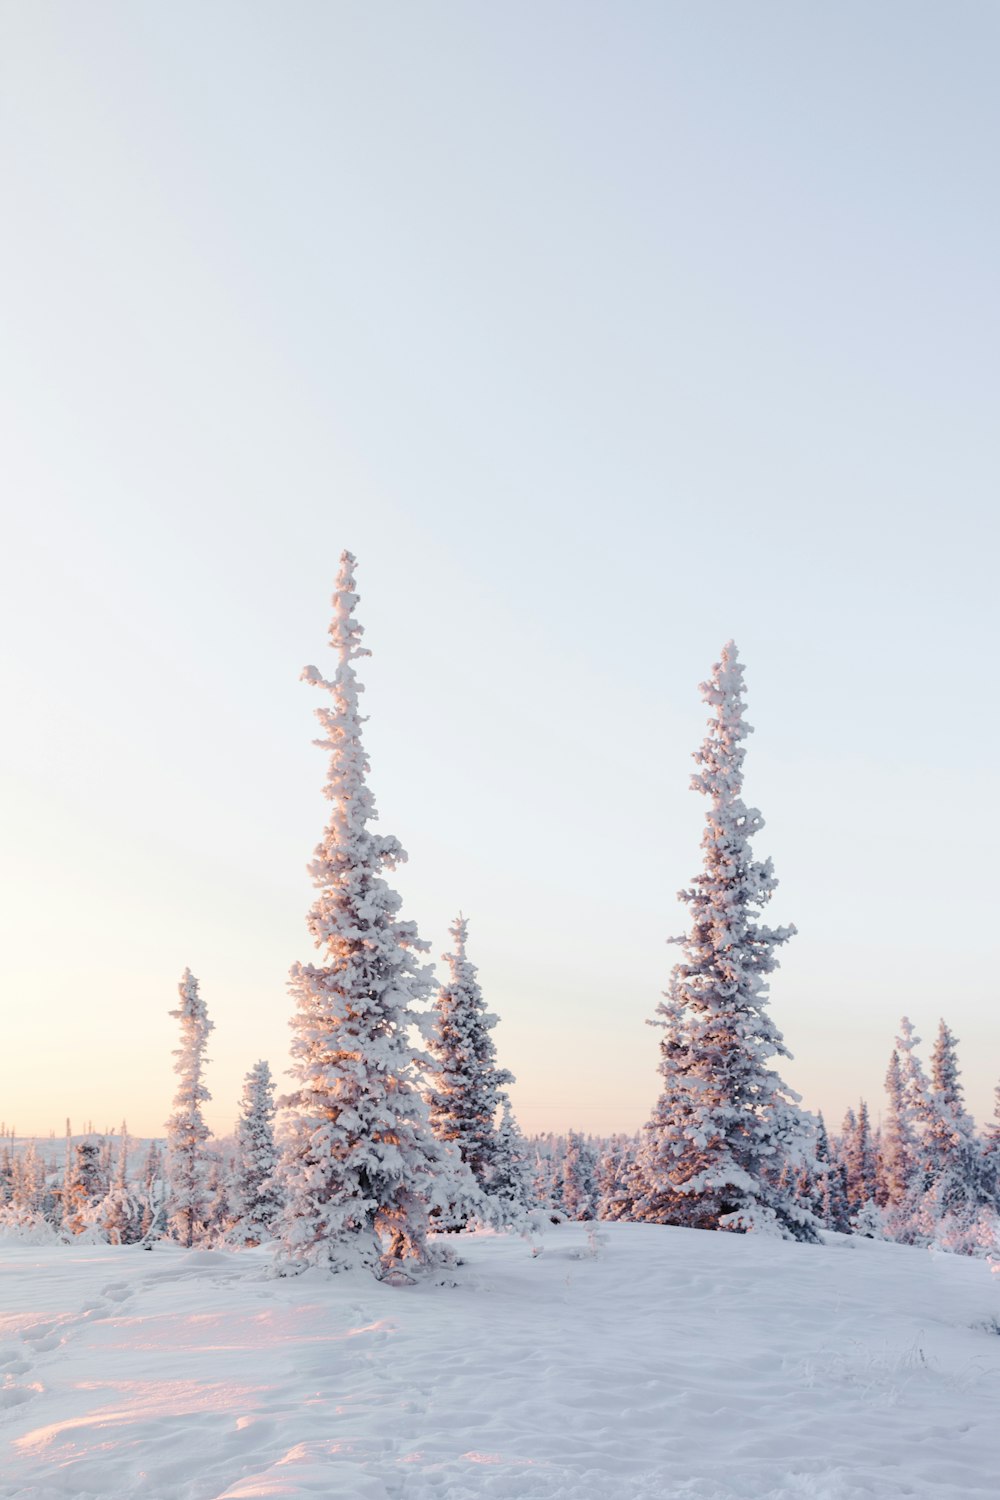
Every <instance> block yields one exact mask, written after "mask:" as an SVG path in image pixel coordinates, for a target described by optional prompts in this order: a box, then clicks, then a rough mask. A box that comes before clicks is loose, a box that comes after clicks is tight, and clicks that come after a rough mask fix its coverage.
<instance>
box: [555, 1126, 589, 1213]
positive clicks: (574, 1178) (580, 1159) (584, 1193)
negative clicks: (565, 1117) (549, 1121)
mask: <svg viewBox="0 0 1000 1500" xmlns="http://www.w3.org/2000/svg"><path fill="white" fill-rule="evenodd" d="M562 1206H563V1208H564V1209H565V1211H566V1213H567V1214H568V1215H569V1217H570V1218H571V1219H594V1218H596V1217H597V1153H596V1152H595V1151H594V1148H593V1147H592V1146H591V1144H590V1142H589V1141H588V1140H587V1139H586V1138H585V1137H584V1136H582V1135H579V1134H578V1133H577V1132H576V1131H575V1130H571V1131H570V1133H569V1135H568V1136H567V1138H566V1153H565V1155H564V1156H563V1162H562Z"/></svg>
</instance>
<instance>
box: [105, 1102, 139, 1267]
mask: <svg viewBox="0 0 1000 1500" xmlns="http://www.w3.org/2000/svg"><path fill="white" fill-rule="evenodd" d="M128 1148H129V1138H128V1130H127V1129H126V1127H125V1121H124V1120H123V1121H122V1133H121V1140H120V1141H119V1145H118V1161H117V1164H116V1167H115V1174H114V1179H113V1181H112V1183H111V1186H110V1187H109V1188H108V1191H107V1193H106V1194H105V1195H104V1198H103V1199H102V1201H101V1204H100V1207H99V1210H98V1220H99V1222H100V1225H101V1228H102V1229H103V1230H104V1233H105V1234H106V1235H107V1237H108V1239H109V1240H110V1241H111V1243H112V1244H113V1245H134V1244H135V1242H136V1241H137V1240H139V1239H141V1238H142V1203H141V1201H140V1200H139V1198H138V1197H137V1196H136V1194H135V1193H133V1191H132V1189H131V1187H130V1185H129V1180H128Z"/></svg>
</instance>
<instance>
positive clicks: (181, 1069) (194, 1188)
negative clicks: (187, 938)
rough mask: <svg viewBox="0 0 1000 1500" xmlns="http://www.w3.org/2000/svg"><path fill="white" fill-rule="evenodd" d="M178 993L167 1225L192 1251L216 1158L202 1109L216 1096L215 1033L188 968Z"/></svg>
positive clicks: (169, 1124)
mask: <svg viewBox="0 0 1000 1500" xmlns="http://www.w3.org/2000/svg"><path fill="white" fill-rule="evenodd" d="M178 993H179V995H180V997H181V1003H180V1005H179V1006H178V1007H177V1009H176V1010H172V1011H171V1012H170V1014H171V1015H172V1016H173V1017H174V1019H175V1020H177V1021H179V1022H180V1026H181V1045H180V1046H179V1047H177V1048H176V1049H175V1050H174V1057H175V1058H176V1059H177V1061H176V1062H175V1063H174V1072H175V1073H176V1074H177V1076H178V1078H179V1079H180V1083H179V1084H178V1087H177V1093H176V1094H175V1096H174V1112H173V1114H172V1115H171V1116H170V1119H169V1120H168V1121H167V1184H168V1196H167V1223H168V1225H169V1229H170V1233H171V1235H172V1236H173V1237H174V1239H177V1240H179V1241H180V1242H181V1244H182V1245H186V1246H187V1247H188V1248H189V1249H190V1247H191V1246H192V1245H193V1244H194V1242H195V1240H196V1238H197V1237H198V1234H199V1233H200V1230H201V1227H202V1225H203V1223H204V1219H205V1210H206V1178H207V1175H208V1168H209V1165H210V1162H211V1155H210V1153H209V1152H208V1151H207V1150H206V1148H205V1142H206V1141H207V1140H208V1137H209V1134H210V1132H209V1129H208V1126H207V1125H206V1124H205V1120H204V1117H203V1116H202V1112H201V1106H202V1105H203V1104H205V1103H207V1101H208V1100H209V1099H211V1097H212V1096H211V1094H210V1093H209V1092H208V1089H207V1088H206V1087H205V1085H204V1083H203V1082H202V1071H203V1069H204V1066H205V1061H206V1059H205V1046H206V1044H207V1042H208V1037H209V1033H210V1032H211V1031H212V1030H213V1029H214V1027H213V1023H212V1022H211V1021H210V1020H209V1018H208V1011H207V1010H206V1008H205V1002H204V1000H203V999H202V998H201V995H200V994H199V993H198V981H197V979H195V977H194V975H193V974H192V973H191V970H190V969H185V970H184V974H183V977H182V979H181V982H180V984H179V985H178Z"/></svg>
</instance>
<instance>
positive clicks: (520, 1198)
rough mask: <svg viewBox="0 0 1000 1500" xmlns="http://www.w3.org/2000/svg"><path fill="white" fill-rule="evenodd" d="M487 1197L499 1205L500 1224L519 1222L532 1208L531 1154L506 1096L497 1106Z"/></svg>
mask: <svg viewBox="0 0 1000 1500" xmlns="http://www.w3.org/2000/svg"><path fill="white" fill-rule="evenodd" d="M490 1196H491V1197H492V1198H494V1199H495V1200H496V1201H497V1202H498V1203H499V1205H500V1215H499V1217H500V1220H501V1222H503V1223H511V1224H517V1223H521V1222H523V1220H524V1218H525V1216H526V1215H528V1214H529V1213H530V1212H531V1210H532V1208H533V1206H534V1195H533V1193H532V1188H531V1154H530V1151H529V1149H528V1143H527V1141H526V1140H525V1139H524V1136H523V1135H522V1134H521V1131H520V1128H519V1127H518V1123H517V1121H516V1120H515V1118H514V1114H513V1111H512V1109H511V1107H510V1100H509V1099H508V1098H506V1097H504V1100H503V1103H502V1104H501V1107H500V1124H499V1125H498V1126H497V1139H496V1152H495V1155H494V1158H493V1171H492V1175H491V1177H490Z"/></svg>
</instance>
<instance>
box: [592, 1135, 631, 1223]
mask: <svg viewBox="0 0 1000 1500" xmlns="http://www.w3.org/2000/svg"><path fill="white" fill-rule="evenodd" d="M637 1153H638V1142H637V1141H636V1138H635V1136H632V1135H622V1134H619V1135H613V1136H612V1137H611V1139H610V1141H608V1143H607V1145H606V1146H605V1148H604V1150H603V1151H602V1153H601V1155H600V1158H599V1159H598V1163H597V1179H596V1180H597V1217H598V1218H599V1219H631V1217H632V1198H633V1195H634V1192H635V1182H634V1178H635V1173H636V1157H637Z"/></svg>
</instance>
